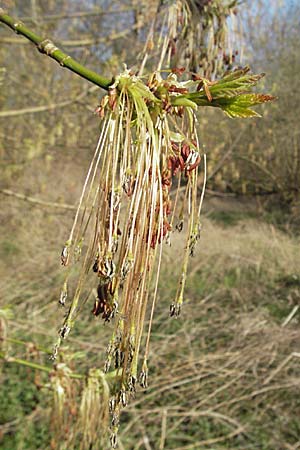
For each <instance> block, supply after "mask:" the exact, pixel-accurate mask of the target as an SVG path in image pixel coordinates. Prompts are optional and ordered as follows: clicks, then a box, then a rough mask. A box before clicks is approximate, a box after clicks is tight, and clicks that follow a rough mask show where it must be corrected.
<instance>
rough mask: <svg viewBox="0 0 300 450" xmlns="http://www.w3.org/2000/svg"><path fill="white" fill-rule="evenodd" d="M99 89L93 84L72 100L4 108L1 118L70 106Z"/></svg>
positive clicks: (0, 112)
mask: <svg viewBox="0 0 300 450" xmlns="http://www.w3.org/2000/svg"><path fill="white" fill-rule="evenodd" d="M96 89H98V88H97V87H96V86H92V87H91V88H90V89H88V90H86V91H84V92H82V93H81V94H79V95H77V96H76V97H75V98H73V99H71V100H65V101H64V102H59V103H52V104H50V105H41V106H32V107H29V108H22V109H11V110H6V111H5V110H4V111H0V118H4V117H5V118H6V117H14V116H23V115H24V114H35V113H40V112H45V111H53V110H54V109H59V108H65V107H66V106H70V105H72V104H73V103H77V102H80V101H81V100H83V99H84V98H85V97H86V95H88V94H89V93H91V92H93V91H95V90H96Z"/></svg>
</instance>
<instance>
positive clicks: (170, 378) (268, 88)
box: [0, 0, 300, 450]
mask: <svg viewBox="0 0 300 450" xmlns="http://www.w3.org/2000/svg"><path fill="white" fill-rule="evenodd" d="M194 3H195V4H197V2H194ZM206 3H208V4H209V3H210V2H205V1H203V2H201V1H199V2H198V4H199V5H200V6H199V5H198V6H199V8H202V7H204V6H205V4H206ZM227 3H230V2H227ZM203 5H204V6H203ZM1 6H2V7H4V8H6V9H7V10H8V11H9V13H10V14H11V15H12V16H15V17H18V18H20V19H21V20H22V21H23V22H24V23H25V24H26V25H28V27H29V28H32V29H33V30H34V31H36V33H37V34H41V35H43V36H46V37H51V38H52V39H53V40H54V41H55V42H56V43H57V44H58V45H59V46H60V47H61V48H63V49H64V50H65V51H66V52H67V53H69V54H70V55H72V56H73V57H74V58H75V59H77V60H79V61H80V62H81V63H83V64H85V65H87V66H88V67H89V68H91V69H93V70H95V71H96V72H99V73H101V74H103V75H105V76H107V77H111V76H112V75H114V74H117V73H118V72H120V70H122V63H123V62H127V64H128V66H129V67H130V66H131V65H134V64H135V63H136V62H137V60H138V55H139V53H140V51H141V50H142V48H143V46H144V44H145V34H146V31H145V29H146V28H147V26H149V23H150V18H151V17H152V14H153V11H152V10H153V8H154V10H155V9H156V4H155V2H146V1H143V0H142V1H136V0H123V1H122V0H111V1H106V0H85V1H84V2H83V1H79V0H78V1H77V0H60V1H52V0H47V1H46V0H22V1H21V0H15V1H14V0H6V1H3V2H1ZM235 16H236V17H237V20H238V23H239V27H238V30H239V34H238V35H234V33H235V32H236V31H235V30H234V29H232V30H231V33H232V34H233V36H232V42H233V45H235V43H237V44H236V45H237V49H236V50H237V51H238V54H237V55H236V60H237V62H236V64H241V65H246V64H249V65H250V66H251V69H252V71H253V72H256V73H257V72H261V71H263V72H265V73H266V77H265V78H264V81H263V85H262V86H260V90H263V91H265V92H268V93H270V94H272V95H275V96H277V97H278V100H277V101H276V102H274V103H272V104H268V105H266V106H264V107H261V108H260V109H259V112H260V113H261V114H262V116H263V118H255V119H250V120H233V119H229V118H227V117H225V116H224V114H222V112H221V111H215V110H210V108H207V109H204V108H202V109H201V111H200V112H199V126H200V130H199V135H200V139H201V144H202V145H203V147H205V151H206V152H207V158H208V183H207V191H206V196H205V202H204V215H203V218H202V236H201V241H200V245H199V247H198V249H197V253H196V255H195V257H194V258H193V259H192V260H191V263H190V266H189V277H188V286H187V289H186V299H185V305H184V308H183V312H182V315H181V317H180V319H178V320H172V319H171V318H169V317H168V307H169V303H170V299H172V298H173V297H174V295H175V290H176V283H175V282H174V280H177V278H176V277H174V274H176V271H177V270H178V268H177V266H178V264H176V255H177V254H178V245H179V244H178V243H179V238H178V237H176V235H175V234H174V237H173V243H172V247H171V248H167V250H166V254H165V256H164V264H163V269H162V276H161V282H160V289H159V298H158V305H157V312H156V317H155V323H154V327H153V334H152V344H151V357H150V386H149V388H148V390H147V391H145V392H143V391H142V390H140V391H139V392H138V393H137V396H136V398H135V399H134V400H133V401H132V402H131V403H130V404H129V406H128V407H127V408H126V410H125V411H124V413H123V414H122V424H121V428H120V448H121V450H122V449H126V450H130V449H133V450H138V449H145V450H150V449H152V450H163V449H168V450H184V449H186V450H190V449H213V450H218V449H240V450H246V449H261V450H263V449H265V450H283V449H287V450H292V449H293V450H296V449H298V448H300V421H299V417H300V398H299V387H300V378H299V375H300V367H299V357H300V344H299V342H300V332H299V313H300V311H299V295H300V273H299V267H300V252H299V225H300V194H299V190H300V128H299V117H300V86H299V71H300V40H299V29H300V4H299V2H298V1H296V0H295V1H292V0H291V1H290V0H285V1H284V0H282V1H281V0H253V1H250V0H248V1H247V0H245V1H240V2H238V5H237V6H236V11H235ZM228 20H229V22H228V27H229V29H230V17H229V19H228ZM145 27H146V28H145ZM241 32H242V34H241ZM0 44H1V46H0V71H1V72H0V78H1V86H0V104H1V111H0V202H1V208H0V221H1V225H0V256H1V259H0V330H1V334H2V347H3V348H2V351H1V355H2V357H3V356H4V355H5V354H6V355H9V356H10V357H13V358H15V360H16V359H17V358H19V359H21V360H22V361H30V362H32V363H34V364H41V365H42V366H43V367H45V366H46V367H48V368H49V370H51V362H50V361H49V356H48V353H49V351H51V348H52V345H53V342H54V341H55V339H56V337H57V330H58V329H59V327H60V324H61V321H62V312H61V310H60V309H59V308H58V306H57V299H58V297H59V293H60V288H61V284H62V281H63V271H62V269H61V266H60V252H61V248H62V246H63V244H64V242H65V240H66V238H67V236H68V232H69V230H70V227H71V225H72V222H73V218H74V205H76V203H77V201H78V197H79V195H80V191H81V186H82V183H83V180H84V178H85V174H86V170H87V167H88V164H89V162H90V159H91V157H92V154H93V152H94V148H95V145H96V143H97V139H98V136H99V129H100V124H99V118H98V117H97V116H95V115H94V114H93V111H94V110H95V108H96V107H97V105H98V104H99V99H100V97H101V95H102V93H101V91H100V90H99V89H97V88H95V87H94V86H93V85H91V84H90V83H88V82H87V81H85V80H83V79H81V78H79V77H78V76H76V75H74V74H72V73H71V72H68V71H67V70H62V68H61V67H59V66H58V65H57V64H56V63H55V62H54V61H51V60H50V59H49V58H47V57H45V56H43V55H40V54H38V53H37V52H36V50H35V48H34V47H33V45H32V44H30V43H29V42H28V41H27V40H26V39H25V38H23V37H20V36H17V35H15V34H14V33H12V32H11V30H9V29H8V28H7V27H5V26H2V25H1V27H0ZM222 50H223V51H224V54H226V52H227V50H228V49H227V48H224V49H222ZM199 51H200V49H199ZM231 65H232V66H235V62H234V61H233V62H232V64H231ZM177 241H178V243H177ZM177 244H178V245H177ZM91 308H92V305H87V308H86V310H85V311H84V312H83V314H82V315H81V319H80V321H78V322H77V326H76V328H75V329H74V332H73V333H72V335H71V336H70V338H69V339H68V341H67V342H66V345H65V346H64V350H63V358H64V362H65V363H66V364H68V366H69V367H70V368H71V369H74V370H76V372H79V373H83V374H84V373H86V371H87V370H88V369H89V368H91V367H100V368H101V367H102V366H103V361H104V357H105V348H106V345H107V341H108V337H109V336H110V333H111V329H112V328H111V326H112V325H111V324H105V325H104V324H103V322H102V321H99V320H97V319H95V318H94V317H93V316H92V315H91V314H90V310H91ZM1 378H2V380H1V381H2V383H1V388H0V389H1V390H0V404H1V410H0V449H3V450H23V449H24V450H25V449H28V450H29V449H30V450H32V449H56V448H66V447H64V446H63V445H62V446H61V447H59V443H58V442H56V441H55V439H54V438H53V434H52V432H51V422H52V421H53V417H52V418H51V404H52V396H51V389H50V386H49V373H47V372H45V371H43V370H34V369H33V368H29V367H27V366H26V365H24V364H22V363H20V364H17V363H16V362H9V361H5V360H4V362H3V364H2V372H1ZM74 408H75V409H76V405H75V406H74ZM65 432H66V433H68V429H66V430H65ZM99 432H100V433H101V432H102V431H101V430H99ZM108 448H109V447H108ZM69 450H70V449H69Z"/></svg>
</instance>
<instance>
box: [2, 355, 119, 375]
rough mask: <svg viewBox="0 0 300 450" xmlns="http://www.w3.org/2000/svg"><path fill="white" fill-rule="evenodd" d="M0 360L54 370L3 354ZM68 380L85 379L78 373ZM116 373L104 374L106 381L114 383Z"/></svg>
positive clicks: (48, 370) (42, 369) (33, 367)
mask: <svg viewBox="0 0 300 450" xmlns="http://www.w3.org/2000/svg"><path fill="white" fill-rule="evenodd" d="M0 358H1V359H4V360H5V361H6V362H8V363H16V364H20V365H22V366H26V367H30V368H31V369H35V370H41V371H42V372H48V373H50V372H53V370H54V368H53V367H47V366H43V365H42V364H38V363H35V362H32V361H27V360H26V359H20V358H15V357H13V356H6V355H5V353H4V352H0ZM69 377H70V378H77V379H84V378H86V376H85V375H81V374H79V373H72V372H71V373H70V374H69ZM117 378H118V377H117V371H116V370H114V371H112V372H108V373H106V374H105V379H106V380H107V381H115V380H117Z"/></svg>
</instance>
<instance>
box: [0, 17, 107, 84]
mask: <svg viewBox="0 0 300 450" xmlns="http://www.w3.org/2000/svg"><path fill="white" fill-rule="evenodd" d="M0 22H3V23H5V24H6V25H7V26H8V27H10V28H11V29H12V30H13V31H15V32H16V33H17V34H21V35H22V36H24V37H26V38H27V39H28V40H29V41H31V42H33V43H34V44H35V45H36V46H37V48H38V50H39V51H40V52H41V53H44V54H45V55H47V56H49V57H50V58H52V59H54V60H55V61H57V62H58V63H59V64H60V65H61V66H62V67H66V68H67V69H69V70H71V71H72V72H74V73H76V74H77V75H79V76H81V77H83V78H85V79H86V80H88V81H91V82H92V83H94V84H96V85H97V86H99V87H101V88H102V89H105V90H108V88H109V86H110V84H111V83H112V81H111V80H109V79H108V78H105V77H103V76H102V75H99V74H98V73H96V72H94V71H93V70H90V69H87V68H86V67H84V66H83V65H82V64H80V63H78V62H77V61H75V59H73V58H71V56H70V55H67V54H66V53H64V52H62V51H61V50H60V49H59V48H58V47H56V45H55V44H54V43H53V42H52V41H51V40H50V39H45V38H43V37H41V36H38V35H37V34H36V33H34V32H33V31H31V30H29V29H28V28H27V27H26V26H25V25H24V24H22V22H20V21H18V20H16V19H14V18H13V17H11V16H9V15H8V14H6V13H5V11H4V10H3V9H2V8H0Z"/></svg>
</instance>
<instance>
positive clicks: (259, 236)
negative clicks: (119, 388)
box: [0, 197, 300, 450]
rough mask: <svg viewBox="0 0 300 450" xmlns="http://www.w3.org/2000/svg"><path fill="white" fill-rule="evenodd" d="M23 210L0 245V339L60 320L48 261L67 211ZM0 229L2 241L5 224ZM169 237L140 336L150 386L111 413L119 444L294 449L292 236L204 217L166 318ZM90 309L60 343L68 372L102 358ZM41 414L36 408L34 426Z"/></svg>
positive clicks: (171, 279)
mask: <svg viewBox="0 0 300 450" xmlns="http://www.w3.org/2000/svg"><path fill="white" fill-rule="evenodd" d="M63 199H64V201H66V200H68V201H70V202H71V201H72V199H71V198H65V197H63ZM23 207H24V206H23V204H21V203H17V202H13V204H11V206H10V208H11V212H12V214H11V216H10V220H11V221H13V220H14V222H13V223H14V228H13V230H14V236H15V239H14V240H13V241H11V243H14V245H15V246H16V247H17V248H18V251H17V253H14V252H12V253H11V252H7V254H6V256H5V257H4V259H3V261H4V263H5V264H3V265H2V268H1V270H2V274H3V275H2V282H1V297H2V305H4V304H8V303H9V304H10V305H11V306H12V309H13V311H14V315H15V316H14V319H13V320H10V321H9V324H8V334H9V336H10V337H11V338H12V337H13V338H16V337H17V338H19V339H20V337H21V336H22V337H23V339H24V340H30V341H35V342H36V343H39V344H40V345H41V344H43V345H45V346H47V345H48V346H49V345H51V344H52V342H53V339H54V336H55V335H56V330H57V327H58V324H59V322H60V319H61V314H60V313H59V312H58V310H57V306H56V301H55V300H56V298H55V297H56V293H57V294H58V292H56V291H57V286H58V284H59V283H58V281H59V279H60V277H61V275H60V272H61V270H60V267H59V262H58V257H59V248H60V242H61V241H63V239H64V233H63V232H64V231H65V230H66V229H67V225H68V224H67V222H68V221H69V220H72V217H69V216H68V215H71V216H72V214H69V213H68V215H65V216H61V215H54V214H49V213H45V212H42V211H41V210H40V209H37V208H36V207H32V208H30V209H29V210H27V213H26V215H25V214H23V215H22V214H20V211H22V209H23ZM14 217H17V219H18V220H16V219H13V218H14ZM30 224H31V226H30ZM46 224H47V236H46V239H45V233H44V232H43V230H44V229H45V226H46ZM5 230H6V231H5V232H6V233H7V235H6V236H5V235H3V234H2V236H4V238H5V239H7V237H8V236H10V234H9V231H7V230H11V228H10V229H9V228H8V227H7V226H6V228H5ZM58 237H59V238H60V239H59V241H60V242H58V243H57V240H58ZM173 237H174V238H173V242H172V247H171V248H170V249H168V250H167V254H166V256H165V262H164V265H163V266H164V270H163V273H162V276H161V283H160V291H159V298H158V307H157V308H158V309H157V314H156V319H155V322H154V325H153V334H152V338H151V352H150V359H149V361H150V387H149V388H148V390H147V391H145V393H142V392H138V393H137V395H136V398H135V399H134V400H133V401H131V403H130V404H129V406H128V408H127V409H126V410H125V412H124V413H123V415H122V425H121V428H120V448H121V449H126V450H127V449H134V450H137V449H146V450H149V449H153V450H154V449H155V450H156V449H159V450H161V449H168V450H181V449H182V450H183V449H202V448H204V449H205V448H209V449H213V450H217V449H240V450H246V449H266V450H277V449H278V450H281V449H292V448H293V449H296V448H298V446H299V443H298V441H299V436H300V428H299V425H298V421H297V416H298V415H299V413H300V401H299V399H298V390H299V384H300V381H299V353H298V350H299V344H298V342H299V330H298V322H299V319H298V309H297V305H298V301H299V275H298V271H299V263H300V255H299V252H298V248H299V238H294V237H290V236H288V235H286V234H283V233H281V232H279V231H278V230H276V229H275V228H274V227H272V226H270V225H266V224H264V223H261V222H259V220H244V221H239V222H238V223H237V224H236V225H234V226H230V227H228V226H227V227H224V226H223V225H222V224H219V223H217V222H214V221H213V220H210V219H208V218H204V219H203V232H202V237H201V240H200V245H199V247H198V249H197V254H196V256H195V257H194V258H193V259H192V261H191V264H190V269H189V273H190V276H189V279H188V286H187V290H186V296H185V303H184V306H183V311H182V316H181V317H180V318H179V319H177V320H176V319H175V320H174V318H170V317H168V306H169V303H170V299H172V296H173V295H174V292H175V289H176V283H175V280H176V279H177V277H176V270H177V264H176V260H177V255H178V254H179V251H180V247H181V245H182V244H181V242H180V241H181V235H180V234H174V236H173ZM8 280H11V281H10V282H9V281H8ZM4 299H5V301H4ZM91 307H92V305H87V307H86V310H85V313H84V314H82V322H81V324H79V325H78V326H77V328H76V330H75V333H74V336H71V337H70V340H69V342H68V347H69V350H68V351H66V349H65V351H66V358H70V355H71V354H72V353H74V352H77V359H75V360H73V361H71V362H70V364H71V366H73V367H76V368H77V370H78V371H86V370H87V369H88V367H91V366H92V365H99V361H100V364H102V362H101V361H103V359H104V349H105V345H106V342H107V337H108V335H109V334H110V327H111V325H104V324H103V323H102V322H100V321H99V320H95V319H94V318H93V317H92V315H91V313H90V310H91ZM10 349H11V350H10V352H11V353H16V354H19V355H22V356H23V357H28V349H27V352H25V351H23V349H20V350H16V347H15V346H14V345H13V344H10ZM80 351H82V352H83V353H78V352H80ZM67 355H69V357H68V356H67ZM85 355H88V357H86V356H85ZM30 357H31V356H30ZM39 358H40V359H41V360H43V361H46V364H48V363H47V360H46V359H45V358H44V357H43V356H39ZM71 359H72V358H71ZM74 361H75V362H74ZM12 367H13V366H6V368H5V371H4V384H6V385H7V386H8V379H9V377H13V378H12V379H14V380H15V382H18V383H19V382H21V381H19V379H18V376H17V375H16V373H15V372H14V371H13V369H12ZM28 376H29V375H28ZM44 382H45V379H44ZM32 389H33V390H34V389H35V388H34V385H33V384H32ZM18 401H19V402H20V403H22V402H23V403H24V402H25V403H26V400H24V399H22V398H20V399H19V400H18ZM41 406H42V408H43V407H44V406H45V403H42V404H40V405H37V407H38V408H40V407H41ZM30 414H32V411H31V412H30ZM30 414H29V416H28V417H30ZM46 416H47V410H46V409H45V410H44V413H43V414H42V417H44V419H43V420H44V421H46V418H45V417H46ZM6 420H8V419H6ZM25 423H26V415H25V416H24V417H23V418H22V420H21V421H20V424H19V425H18V424H17V425H14V429H15V430H17V433H20V430H21V427H22V426H24V424H25ZM32 426H33V425H32ZM8 429H9V428H8ZM4 431H5V436H6V437H7V436H8V435H7V428H5V430H4ZM32 439H33V438H32ZM5 442H6V444H5ZM7 442H9V441H7V440H6V441H4V445H7ZM31 445H32V444H31ZM0 448H1V447H0ZM2 448H5V447H2ZM25 448H27V447H25ZM28 448H32V447H30V446H29V447H28Z"/></svg>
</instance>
